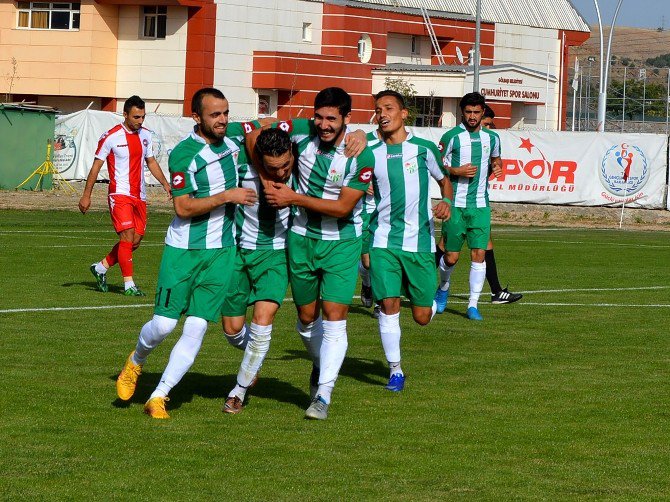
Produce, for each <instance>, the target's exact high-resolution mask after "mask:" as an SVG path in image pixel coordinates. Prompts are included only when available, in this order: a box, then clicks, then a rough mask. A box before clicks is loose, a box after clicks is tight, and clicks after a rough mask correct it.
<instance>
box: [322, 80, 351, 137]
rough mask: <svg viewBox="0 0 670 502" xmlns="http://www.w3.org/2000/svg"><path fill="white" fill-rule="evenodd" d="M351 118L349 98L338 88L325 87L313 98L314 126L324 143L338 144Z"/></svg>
mask: <svg viewBox="0 0 670 502" xmlns="http://www.w3.org/2000/svg"><path fill="white" fill-rule="evenodd" d="M350 118H351V96H349V94H347V92H346V91H345V90H344V89H340V88H339V87H327V88H325V89H323V90H322V91H319V93H318V94H317V95H316V98H314V126H315V127H316V131H317V134H318V135H319V138H320V139H321V141H323V142H324V143H335V144H339V142H340V141H342V138H344V133H345V131H346V126H347V124H348V123H349V120H350Z"/></svg>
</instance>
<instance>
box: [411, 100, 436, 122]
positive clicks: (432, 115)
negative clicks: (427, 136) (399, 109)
mask: <svg viewBox="0 0 670 502" xmlns="http://www.w3.org/2000/svg"><path fill="white" fill-rule="evenodd" d="M414 106H415V107H416V123H415V124H414V125H415V126H417V127H438V125H439V121H440V117H442V98H439V97H435V96H417V97H415V98H414Z"/></svg>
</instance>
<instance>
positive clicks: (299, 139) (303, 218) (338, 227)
mask: <svg viewBox="0 0 670 502" xmlns="http://www.w3.org/2000/svg"><path fill="white" fill-rule="evenodd" d="M273 127H279V128H281V129H283V130H285V131H286V132H288V133H289V134H290V135H291V140H292V141H293V142H294V143H295V144H296V145H297V147H298V164H297V165H298V172H297V192H298V193H301V194H304V195H308V196H310V197H317V198H321V199H329V200H337V199H338V198H339V196H340V191H341V189H342V187H343V186H346V187H349V188H353V189H355V190H360V191H362V192H364V191H365V190H367V187H368V185H369V184H370V180H371V179H372V171H373V169H374V155H373V154H372V152H371V151H370V149H369V148H367V147H366V148H365V150H363V152H361V154H360V155H358V157H355V158H349V159H348V158H346V157H345V156H344V142H342V143H341V144H340V145H338V146H337V147H323V146H322V145H321V141H320V140H319V136H318V134H317V132H316V128H315V127H314V121H313V120H308V119H295V120H291V121H288V122H279V123H277V124H273ZM362 207H363V203H362V201H361V200H359V201H358V203H357V204H356V207H355V208H354V210H353V211H352V213H351V214H349V215H348V216H345V217H343V218H334V217H332V216H326V215H323V214H321V213H317V212H314V211H308V210H307V209H305V208H303V207H296V208H294V212H293V214H294V216H293V221H292V223H291V231H292V232H295V233H296V234H299V235H303V236H306V237H310V238H312V239H318V240H345V239H353V238H356V237H359V236H360V235H361V234H362V228H363V221H362V219H361V211H362Z"/></svg>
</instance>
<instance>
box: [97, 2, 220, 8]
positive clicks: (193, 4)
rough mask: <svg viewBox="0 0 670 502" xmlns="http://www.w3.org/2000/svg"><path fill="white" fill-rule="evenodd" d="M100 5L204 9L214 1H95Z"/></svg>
mask: <svg viewBox="0 0 670 502" xmlns="http://www.w3.org/2000/svg"><path fill="white" fill-rule="evenodd" d="M96 2H97V3H99V4H101V5H138V6H153V5H167V6H172V5H174V6H182V7H204V6H205V5H207V4H212V3H214V0H96Z"/></svg>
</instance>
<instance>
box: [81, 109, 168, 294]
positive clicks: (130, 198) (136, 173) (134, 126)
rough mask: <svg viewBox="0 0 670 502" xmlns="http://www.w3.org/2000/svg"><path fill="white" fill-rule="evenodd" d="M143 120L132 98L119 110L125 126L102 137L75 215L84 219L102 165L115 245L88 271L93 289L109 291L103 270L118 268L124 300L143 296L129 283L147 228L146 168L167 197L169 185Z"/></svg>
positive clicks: (121, 125) (131, 280)
mask: <svg viewBox="0 0 670 502" xmlns="http://www.w3.org/2000/svg"><path fill="white" fill-rule="evenodd" d="M144 117H145V105H144V101H143V100H142V99H141V98H140V97H139V96H131V97H130V98H128V99H127V100H126V102H125V103H124V105H123V119H124V120H123V123H121V124H119V125H117V126H114V127H113V128H111V129H110V130H109V131H107V132H106V133H105V134H103V135H102V137H101V138H100V141H99V142H98V147H97V149H96V151H95V160H94V161H93V165H92V166H91V171H90V172H89V174H88V178H87V179H86V186H85V187H84V194H83V195H82V196H81V199H80V200H79V210H80V211H81V212H82V213H86V211H88V209H89V208H90V207H91V192H92V191H93V185H94V184H95V181H96V180H97V178H98V174H99V173H100V169H101V168H102V166H103V164H104V163H105V161H106V162H107V171H108V172H109V195H108V203H109V212H110V215H111V217H112V223H113V224H114V230H115V231H116V233H117V234H118V235H119V242H118V243H116V245H115V246H114V247H113V248H112V250H111V251H110V253H109V254H108V255H107V256H106V257H105V258H103V259H102V260H101V261H100V262H98V263H94V264H93V265H91V273H92V274H93V276H94V277H95V280H96V283H97V287H98V289H99V290H100V291H102V292H105V293H106V292H107V291H108V286H107V276H106V275H105V274H106V273H107V270H108V269H109V267H111V266H112V265H114V264H115V263H118V264H119V268H120V269H121V274H122V275H123V282H124V289H125V293H124V294H125V295H126V296H145V295H144V293H143V292H142V290H140V289H139V288H138V287H137V286H136V285H135V281H134V280H133V251H134V250H135V249H137V248H138V247H139V245H140V242H141V241H142V237H144V231H145V229H146V224H147V203H146V190H145V185H144V163H145V162H146V165H147V167H148V168H149V171H150V172H151V174H153V176H154V177H155V178H156V179H157V180H158V182H159V183H160V184H161V185H162V186H163V188H164V189H165V191H166V192H167V194H168V196H170V194H171V191H170V184H169V183H168V182H167V180H166V179H165V176H164V175H163V172H162V171H161V168H160V166H159V165H158V162H156V159H155V158H154V153H153V145H152V142H151V132H150V131H149V130H147V129H145V128H143V127H142V124H143V123H144Z"/></svg>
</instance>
